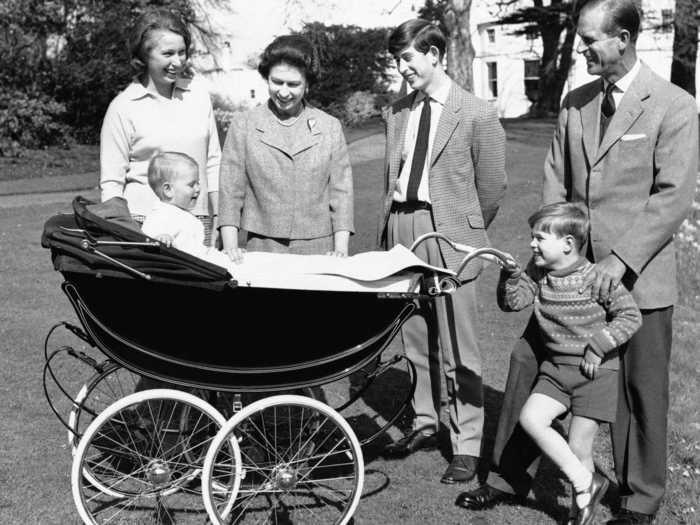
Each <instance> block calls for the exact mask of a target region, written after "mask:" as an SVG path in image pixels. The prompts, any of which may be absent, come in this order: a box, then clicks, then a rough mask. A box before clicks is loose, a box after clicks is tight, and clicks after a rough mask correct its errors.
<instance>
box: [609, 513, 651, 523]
mask: <svg viewBox="0 0 700 525" xmlns="http://www.w3.org/2000/svg"><path fill="white" fill-rule="evenodd" d="M651 523H654V515H653V514H642V513H641V512H634V511H633V510H627V509H620V511H619V512H617V513H616V514H615V517H614V518H613V519H611V520H608V521H607V525H637V524H644V525H646V524H651Z"/></svg>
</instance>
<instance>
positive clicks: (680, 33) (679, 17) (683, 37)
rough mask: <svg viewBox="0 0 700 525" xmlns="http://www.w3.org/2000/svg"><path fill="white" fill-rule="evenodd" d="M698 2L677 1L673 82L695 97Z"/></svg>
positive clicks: (672, 66)
mask: <svg viewBox="0 0 700 525" xmlns="http://www.w3.org/2000/svg"><path fill="white" fill-rule="evenodd" d="M698 16H700V8H699V7H698V6H697V0H676V9H675V16H674V17H673V30H674V34H673V62H672V63H671V82H673V83H674V84H676V85H677V86H680V87H682V88H683V89H685V90H686V91H687V92H688V93H690V94H691V95H693V96H695V62H696V60H697V55H698Z"/></svg>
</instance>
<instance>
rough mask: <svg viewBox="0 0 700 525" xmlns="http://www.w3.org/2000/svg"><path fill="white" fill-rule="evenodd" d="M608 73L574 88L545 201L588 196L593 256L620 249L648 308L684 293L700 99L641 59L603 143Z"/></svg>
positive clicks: (552, 156)
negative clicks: (681, 267) (680, 244)
mask: <svg viewBox="0 0 700 525" xmlns="http://www.w3.org/2000/svg"><path fill="white" fill-rule="evenodd" d="M601 98H602V80H596V81H593V82H591V83H589V84H586V85H584V86H581V87H580V88H578V89H575V90H574V91H572V92H571V93H569V94H568V95H567V97H566V98H565V100H564V102H563V104H562V106H563V107H562V110H561V113H560V115H559V122H558V126H557V129H556V131H555V134H554V139H553V141H552V146H551V148H550V150H549V154H548V155H547V159H546V161H545V166H544V189H543V200H544V202H545V203H551V202H557V201H563V200H568V201H581V202H584V203H586V205H587V206H588V210H589V214H590V219H591V233H590V240H591V243H592V248H593V257H594V259H595V260H600V259H602V258H603V257H605V256H606V255H608V254H610V253H611V251H612V252H614V253H615V254H616V255H617V256H618V257H620V259H622V261H623V262H624V263H625V264H626V265H627V267H628V272H627V274H626V275H625V278H624V279H623V282H624V284H625V285H626V286H627V287H628V288H629V289H630V290H631V291H632V295H633V296H634V298H635V299H636V301H637V304H638V305H639V307H640V308H645V309H651V308H662V307H665V306H669V305H671V304H673V303H674V302H675V301H676V299H677V294H678V292H677V289H676V261H675V252H674V247H673V235H674V234H675V233H676V231H677V230H678V227H679V225H680V224H681V222H682V221H683V219H684V218H685V217H686V215H687V213H688V211H689V209H690V205H691V202H692V200H693V195H694V192H695V179H696V177H697V174H698V114H697V107H696V105H695V100H694V99H693V97H691V96H690V95H689V94H688V93H687V92H685V91H684V90H682V89H680V88H678V87H676V86H674V85H673V84H671V83H669V82H667V81H666V80H663V79H662V78H661V77H659V76H658V75H656V74H655V73H654V72H653V71H651V69H649V68H648V67H647V66H646V65H644V64H642V67H641V69H640V71H639V74H638V75H637V77H636V78H635V79H634V80H633V81H632V83H631V85H630V87H629V90H628V91H627V92H626V93H625V95H624V97H623V98H622V101H621V103H620V107H619V108H617V111H616V112H615V114H614V116H613V117H612V120H611V121H610V123H609V127H608V130H607V132H606V134H605V137H604V138H603V141H602V143H600V146H599V145H598V142H599V140H598V134H599V112H600V103H601Z"/></svg>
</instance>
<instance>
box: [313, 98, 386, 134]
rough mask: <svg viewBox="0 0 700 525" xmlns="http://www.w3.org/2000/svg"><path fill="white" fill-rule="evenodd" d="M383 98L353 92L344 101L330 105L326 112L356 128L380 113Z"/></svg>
mask: <svg viewBox="0 0 700 525" xmlns="http://www.w3.org/2000/svg"><path fill="white" fill-rule="evenodd" d="M382 100H383V98H382V97H380V95H377V94H375V93H370V92H369V91H355V92H354V93H351V94H350V95H349V96H348V97H347V98H345V99H344V100H340V101H336V102H333V103H332V104H330V105H329V106H328V107H327V108H326V110H327V111H328V112H329V113H330V114H331V115H333V116H335V117H337V118H338V119H339V120H340V121H341V122H342V123H343V124H345V125H347V126H357V125H359V124H362V123H363V122H366V121H368V120H369V119H371V118H373V117H378V116H379V115H380V113H381V109H380V107H379V105H378V104H379V103H380V101H382Z"/></svg>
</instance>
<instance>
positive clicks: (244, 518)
mask: <svg viewBox="0 0 700 525" xmlns="http://www.w3.org/2000/svg"><path fill="white" fill-rule="evenodd" d="M232 440H235V441H237V442H238V444H239V447H240V452H241V470H240V473H239V475H240V476H241V479H240V480H235V479H234V477H233V476H234V475H235V473H234V471H233V469H232V468H231V466H232V465H233V464H235V458H232V457H230V454H229V451H230V450H231V447H230V446H228V445H227V443H229V442H231V441H232ZM236 481H238V482H239V483H240V485H237V484H236ZM363 482H364V461H363V458H362V451H361V449H360V444H359V442H358V441H357V438H356V437H355V434H354V433H353V431H352V430H351V429H350V426H349V425H348V424H347V422H346V421H345V420H344V419H343V418H342V417H341V416H340V415H339V414H338V413H337V412H336V411H335V410H333V409H332V408H330V407H329V406H327V405H325V404H323V403H321V402H320V401H317V400H315V399H309V398H306V397H301V396H294V395H281V396H272V397H268V398H266V399H261V400H260V401H256V402H254V403H252V404H251V405H249V406H247V407H245V408H243V410H241V411H240V412H238V413H237V414H236V415H235V416H234V417H233V418H231V419H230V420H229V421H228V422H227V423H226V424H225V425H224V426H223V427H222V429H221V430H220V431H219V433H218V434H217V435H216V437H215V438H214V440H213V441H212V444H211V447H210V448H209V452H208V453H207V457H206V460H205V462H204V471H203V473H202V489H203V496H204V504H205V506H206V508H207V512H208V514H209V519H211V521H212V522H213V523H215V524H222V523H229V522H233V523H273V524H282V523H284V524H292V523H294V524H313V523H323V524H329V523H339V524H345V523H347V522H348V520H349V519H350V518H351V517H352V514H353V513H354V511H355V509H356V507H357V504H358V502H359V500H360V496H361V494H362V485H363ZM236 496H237V497H236Z"/></svg>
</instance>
